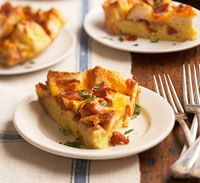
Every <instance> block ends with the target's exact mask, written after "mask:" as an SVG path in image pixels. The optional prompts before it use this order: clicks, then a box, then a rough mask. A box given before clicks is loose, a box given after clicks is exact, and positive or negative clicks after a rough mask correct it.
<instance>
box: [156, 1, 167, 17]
mask: <svg viewBox="0 0 200 183" xmlns="http://www.w3.org/2000/svg"><path fill="white" fill-rule="evenodd" d="M168 6H169V4H168V3H162V4H160V5H158V6H155V7H154V13H155V14H162V13H164V12H166V11H167V10H168Z"/></svg>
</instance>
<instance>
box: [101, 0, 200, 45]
mask: <svg viewBox="0 0 200 183" xmlns="http://www.w3.org/2000/svg"><path fill="white" fill-rule="evenodd" d="M102 7H103V9H104V12H105V24H106V27H107V28H108V29H109V30H111V31H112V32H113V33H114V34H116V35H120V34H124V35H128V36H135V37H142V38H147V39H152V40H155V39H158V40H159V39H160V40H168V41H186V40H193V39H195V38H196V35H197V33H196V30H195V28H194V26H193V19H194V17H195V16H196V12H195V10H194V9H193V8H192V7H191V6H189V5H186V4H178V5H176V4H174V3H173V2H172V1H171V0H106V1H105V2H104V3H103V4H102ZM134 39H135V38H134Z"/></svg>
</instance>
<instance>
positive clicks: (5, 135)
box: [0, 131, 24, 141]
mask: <svg viewBox="0 0 200 183" xmlns="http://www.w3.org/2000/svg"><path fill="white" fill-rule="evenodd" d="M0 141H24V139H23V138H22V137H21V136H20V135H19V134H18V133H17V132H8V131H6V132H0Z"/></svg>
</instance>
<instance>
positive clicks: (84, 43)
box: [79, 0, 88, 72]
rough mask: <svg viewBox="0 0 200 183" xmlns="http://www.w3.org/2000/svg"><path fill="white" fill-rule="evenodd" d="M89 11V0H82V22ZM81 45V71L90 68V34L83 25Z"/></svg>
mask: <svg viewBox="0 0 200 183" xmlns="http://www.w3.org/2000/svg"><path fill="white" fill-rule="evenodd" d="M87 12H88V0H82V24H83V21H84V18H85V15H86V14H87ZM80 41H81V43H80V44H81V45H80V55H79V56H80V57H79V58H80V62H79V67H80V68H79V69H80V72H83V71H84V70H86V69H88V35H87V33H86V32H85V30H84V28H83V26H82V28H81V40H80Z"/></svg>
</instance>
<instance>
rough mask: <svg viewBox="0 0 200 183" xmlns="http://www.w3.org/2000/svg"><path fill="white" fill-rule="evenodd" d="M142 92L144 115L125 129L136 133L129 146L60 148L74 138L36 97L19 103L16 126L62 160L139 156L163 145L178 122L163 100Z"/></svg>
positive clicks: (26, 138) (146, 91) (32, 140)
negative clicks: (47, 112)
mask: <svg viewBox="0 0 200 183" xmlns="http://www.w3.org/2000/svg"><path fill="white" fill-rule="evenodd" d="M141 89H142V93H141V99H140V106H141V108H142V111H141V114H140V115H139V116H138V117H137V118H136V119H133V120H132V121H130V122H129V127H128V128H127V129H123V131H125V130H129V129H134V130H133V131H132V132H131V133H130V134H129V140H130V142H129V144H127V145H117V146H115V147H109V148H107V149H103V150H92V149H79V148H73V147H68V146H65V145H62V144H59V142H63V143H64V142H66V141H67V140H68V138H71V137H66V136H64V135H63V134H62V133H61V132H60V131H59V127H58V125H57V124H56V123H55V122H54V121H53V120H51V119H50V117H49V116H48V115H47V114H46V112H45V111H44V110H43V108H42V107H41V106H40V104H39V102H38V101H37V98H36V96H32V97H30V96H29V97H26V98H24V99H23V100H22V101H21V102H20V103H19V105H18V106H17V108H16V110H15V112H14V120H13V121H14V126H15V128H16V130H17V131H18V133H19V134H20V135H21V136H22V137H23V138H24V139H25V140H26V141H28V142H29V143H31V144H32V145H34V146H36V147H38V148H40V149H42V150H44V151H47V152H50V153H53V154H57V155H60V156H65V157H72V158H81V159H114V158H120V157H125V156H130V155H133V154H137V153H140V152H142V151H145V150H147V149H149V148H151V147H153V146H155V145H156V144H158V143H159V142H161V141H162V140H163V139H164V138H165V137H166V136H167V135H168V134H169V133H170V132H171V130H172V128H173V126H174V121H175V117H174V113H173V111H172V108H171V106H170V105H169V104H168V103H167V102H166V101H165V100H164V99H163V98H162V97H160V96H159V95H158V94H156V93H154V92H152V91H151V90H149V89H146V88H143V87H141Z"/></svg>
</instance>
